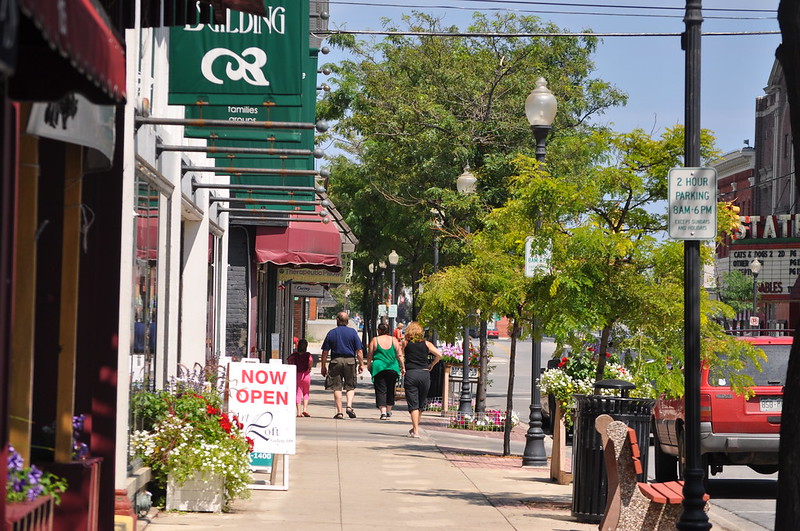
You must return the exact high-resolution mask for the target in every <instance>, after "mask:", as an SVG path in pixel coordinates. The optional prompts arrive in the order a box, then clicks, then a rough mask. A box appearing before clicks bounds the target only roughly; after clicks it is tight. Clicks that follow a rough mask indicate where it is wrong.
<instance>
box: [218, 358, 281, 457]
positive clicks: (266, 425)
mask: <svg viewBox="0 0 800 531" xmlns="http://www.w3.org/2000/svg"><path fill="white" fill-rule="evenodd" d="M295 370H296V367H295V366H294V365H288V364H283V363H275V362H271V363H230V364H229V365H228V386H229V395H228V407H229V409H230V412H231V413H235V414H236V415H237V416H238V417H239V421H241V422H242V423H243V424H244V434H245V436H246V437H249V438H250V439H252V440H253V451H252V453H251V454H250V458H251V462H252V464H253V465H254V466H260V463H259V461H260V460H261V459H260V456H263V457H264V458H267V455H268V454H294V453H295V446H296V441H295V430H296V424H295V421H296V417H295V415H296V413H297V411H296V407H295V393H296V390H295V386H296V380H295V374H296V373H295ZM271 457H272V456H269V459H270V460H271Z"/></svg>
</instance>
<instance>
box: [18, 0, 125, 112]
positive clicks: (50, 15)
mask: <svg viewBox="0 0 800 531" xmlns="http://www.w3.org/2000/svg"><path fill="white" fill-rule="evenodd" d="M19 2H20V8H21V9H22V12H23V13H25V14H26V15H27V16H28V17H30V18H31V20H33V23H34V24H35V25H36V27H37V28H39V30H40V31H41V33H42V36H43V37H44V39H45V40H46V41H47V43H48V44H49V45H50V46H51V47H52V48H53V49H55V50H57V51H58V53H59V54H60V55H61V56H62V57H64V58H65V59H67V60H68V61H69V63H70V64H71V65H72V66H73V67H74V68H75V69H76V70H77V71H78V72H80V73H81V74H82V75H84V76H85V77H86V78H87V79H88V80H89V81H91V82H92V83H93V84H94V85H95V86H97V88H99V89H100V90H102V91H103V92H104V93H105V94H106V95H107V96H108V97H109V98H110V99H111V100H112V101H113V102H121V101H123V100H124V99H125V97H126V95H125V50H124V48H123V46H122V44H121V43H120V41H119V39H117V37H116V35H115V34H114V32H113V31H112V29H111V28H110V27H109V25H108V23H107V21H106V20H105V18H104V16H105V13H104V12H103V11H102V9H101V10H98V8H97V7H96V6H95V4H94V2H93V1H92V0H66V1H64V0H19ZM21 44H23V45H24V44H26V43H24V42H23V43H21ZM21 52H24V50H21ZM35 53H36V52H35V51H34V50H31V54H30V56H29V57H24V56H22V57H20V61H19V62H18V65H17V66H18V71H17V73H18V74H19V73H20V72H19V69H20V68H21V67H22V66H23V62H28V61H30V62H31V63H32V64H30V65H29V66H30V68H31V69H36V68H37V67H39V68H40V69H41V68H43V67H44V66H45V65H47V63H44V64H42V63H41V62H40V61H41V59H43V58H42V57H41V53H39V54H38V55H39V57H34V56H33V55H34V54H35ZM34 71H35V70H34ZM47 76H48V74H47V73H44V74H43V73H42V72H41V71H39V77H38V81H39V83H44V82H45V80H46V79H47ZM59 88H61V87H59ZM66 88H70V87H66ZM73 90H75V89H74V88H73ZM76 91H79V92H81V93H83V94H84V95H85V96H87V97H88V98H90V99H92V100H93V101H94V100H97V98H93V97H92V95H91V94H86V91H80V90H76ZM36 95H37V94H36V93H34V96H36ZM59 98H60V96H59ZM20 99H23V98H20ZM24 99H36V98H35V97H31V98H24ZM95 102H96V103H104V102H99V101H95Z"/></svg>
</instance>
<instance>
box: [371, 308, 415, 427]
mask: <svg viewBox="0 0 800 531" xmlns="http://www.w3.org/2000/svg"><path fill="white" fill-rule="evenodd" d="M367 363H368V365H367V368H368V369H369V373H370V374H371V375H372V383H373V384H374V385H375V405H376V406H377V408H378V409H380V410H381V420H386V419H388V418H389V417H391V416H392V406H394V388H395V385H396V384H397V378H398V377H399V376H400V375H401V374H404V373H405V372H406V371H405V363H404V362H403V347H402V346H400V342H399V341H397V339H396V338H394V337H392V336H391V335H389V325H387V324H385V323H381V324H379V325H378V336H377V337H373V338H372V341H370V342H369V347H368V348H367Z"/></svg>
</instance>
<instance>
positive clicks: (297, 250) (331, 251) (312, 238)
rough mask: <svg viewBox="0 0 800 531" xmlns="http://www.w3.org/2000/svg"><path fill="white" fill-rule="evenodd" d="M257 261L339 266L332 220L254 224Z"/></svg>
mask: <svg viewBox="0 0 800 531" xmlns="http://www.w3.org/2000/svg"><path fill="white" fill-rule="evenodd" d="M256 258H257V260H258V262H259V263H264V262H272V263H273V264H275V265H280V266H287V265H295V266H302V267H320V268H325V269H330V270H333V271H340V270H341V269H342V239H341V237H340V236H339V229H338V227H337V225H336V223H311V222H299V221H290V222H289V226H288V227H257V228H256Z"/></svg>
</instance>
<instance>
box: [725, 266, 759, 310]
mask: <svg viewBox="0 0 800 531" xmlns="http://www.w3.org/2000/svg"><path fill="white" fill-rule="evenodd" d="M720 280H721V282H720V287H719V298H720V300H722V302H724V303H725V304H727V305H728V306H730V307H731V308H733V311H734V312H736V313H740V312H743V311H745V310H752V309H753V279H752V278H750V277H746V276H744V275H743V274H742V272H741V271H738V270H734V271H727V272H725V273H723V274H722V277H721V279H720Z"/></svg>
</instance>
